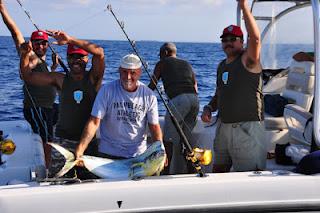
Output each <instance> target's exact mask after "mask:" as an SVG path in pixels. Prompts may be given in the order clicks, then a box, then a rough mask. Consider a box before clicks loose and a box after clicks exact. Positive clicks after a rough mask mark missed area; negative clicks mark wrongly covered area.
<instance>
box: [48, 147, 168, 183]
mask: <svg viewBox="0 0 320 213" xmlns="http://www.w3.org/2000/svg"><path fill="white" fill-rule="evenodd" d="M50 145H51V146H52V147H54V148H55V149H56V150H57V151H59V152H60V153H61V154H62V155H63V156H64V157H65V158H66V163H65V165H64V166H63V168H62V169H61V170H60V171H59V172H58V173H57V174H56V177H61V176H63V175H64V174H66V173H67V172H68V171H69V170H70V169H72V168H73V167H74V166H75V165H76V164H77V162H78V161H79V160H76V159H75V156H74V154H73V153H72V152H70V151H68V150H67V149H65V148H63V147H62V146H60V145H58V144H55V143H50ZM165 159H166V153H165V150H164V148H163V144H162V142H160V141H156V142H154V143H152V144H151V145H150V146H149V147H148V149H147V150H146V151H145V152H144V153H142V154H141V155H138V156H136V157H134V158H129V159H123V160H112V159H108V158H100V157H94V156H89V155H83V156H82V157H81V158H80V160H82V161H83V164H84V166H85V167H86V168H87V169H88V170H89V171H90V172H92V173H93V174H95V175H96V176H98V177H100V178H104V179H139V178H143V177H146V176H152V175H160V172H161V171H162V170H163V168H164V164H165Z"/></svg>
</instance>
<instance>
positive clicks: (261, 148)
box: [213, 121, 267, 172]
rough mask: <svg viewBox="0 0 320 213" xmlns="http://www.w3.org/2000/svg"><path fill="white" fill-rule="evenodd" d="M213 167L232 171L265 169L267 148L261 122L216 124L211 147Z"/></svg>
mask: <svg viewBox="0 0 320 213" xmlns="http://www.w3.org/2000/svg"><path fill="white" fill-rule="evenodd" d="M213 150H214V162H213V163H214V165H217V166H219V165H222V166H225V167H228V168H231V166H232V167H233V170H234V171H238V172H240V171H256V170H263V169H265V168H266V160H267V148H266V141H265V129H264V123H263V121H249V122H239V123H222V122H220V121H219V122H218V124H217V131H216V137H215V141H214V145H213Z"/></svg>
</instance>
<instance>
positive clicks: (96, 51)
mask: <svg viewBox="0 0 320 213" xmlns="http://www.w3.org/2000/svg"><path fill="white" fill-rule="evenodd" d="M48 32H50V33H51V34H52V36H53V37H54V38H55V39H56V40H57V44H58V45H65V44H73V45H76V46H78V47H80V48H81V49H84V50H85V51H87V52H89V53H91V54H92V55H93V57H92V67H91V71H90V80H91V83H92V84H93V85H95V88H96V91H98V90H99V88H100V86H101V82H102V79H103V75H104V68H105V63H104V50H103V48H102V47H100V46H98V45H96V44H93V43H91V42H89V41H86V40H81V39H77V38H75V37H72V36H69V35H68V34H67V33H65V32H62V31H55V30H48Z"/></svg>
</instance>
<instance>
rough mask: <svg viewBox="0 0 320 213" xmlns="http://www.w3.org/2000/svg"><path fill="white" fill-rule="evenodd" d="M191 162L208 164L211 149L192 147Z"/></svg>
mask: <svg viewBox="0 0 320 213" xmlns="http://www.w3.org/2000/svg"><path fill="white" fill-rule="evenodd" d="M190 158H191V159H190V160H191V161H192V162H196V161H198V162H199V163H200V164H202V165H205V166H206V165H209V164H210V163H211V161H212V151H211V150H210V149H200V148H197V147H196V148H194V149H193V157H190Z"/></svg>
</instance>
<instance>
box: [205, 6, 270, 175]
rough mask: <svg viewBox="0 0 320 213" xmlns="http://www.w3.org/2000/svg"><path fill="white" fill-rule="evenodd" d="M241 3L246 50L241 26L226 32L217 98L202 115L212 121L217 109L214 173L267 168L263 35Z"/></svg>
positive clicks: (206, 107) (248, 9)
mask: <svg viewBox="0 0 320 213" xmlns="http://www.w3.org/2000/svg"><path fill="white" fill-rule="evenodd" d="M238 4H239V6H240V8H241V10H242V12H243V18H244V21H245V26H246V29H247V32H248V37H249V38H248V44H247V48H246V49H244V47H243V33H242V31H241V29H240V27H238V26H235V25H230V26H228V27H226V28H225V29H224V30H223V33H222V35H221V37H220V38H221V42H222V49H223V51H224V52H225V54H226V56H227V58H226V59H225V60H223V61H222V62H221V63H220V64H219V66H218V70H217V84H216V85H217V88H216V92H215V95H214V97H213V98H212V100H211V101H210V103H209V104H208V105H206V106H205V107H204V109H203V114H202V116H201V118H202V120H203V121H204V122H209V121H210V120H211V113H212V112H213V111H216V110H218V117H219V122H218V125H217V131H216V137H215V141H214V161H213V162H214V166H213V167H214V168H213V171H214V172H228V171H229V170H230V168H231V167H233V170H234V171H252V170H262V169H265V167H266V157H267V151H266V145H265V132H264V124H263V119H264V118H263V95H262V78H261V72H262V67H261V64H260V49H261V43H260V32H259V29H258V26H257V24H256V22H255V19H254V17H253V16H252V14H251V12H250V8H249V6H248V2H247V0H238Z"/></svg>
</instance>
